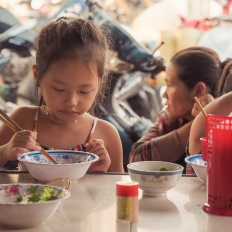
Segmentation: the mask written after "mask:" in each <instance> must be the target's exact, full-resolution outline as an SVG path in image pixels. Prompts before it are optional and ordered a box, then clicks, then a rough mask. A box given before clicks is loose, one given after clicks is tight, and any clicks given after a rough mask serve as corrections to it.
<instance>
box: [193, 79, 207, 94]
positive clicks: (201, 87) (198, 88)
mask: <svg viewBox="0 0 232 232" xmlns="http://www.w3.org/2000/svg"><path fill="white" fill-rule="evenodd" d="M206 93H207V87H206V85H205V83H204V82H198V83H197V84H196V85H195V96H196V97H200V96H202V95H204V94H206Z"/></svg>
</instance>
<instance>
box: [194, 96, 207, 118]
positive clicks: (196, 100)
mask: <svg viewBox="0 0 232 232" xmlns="http://www.w3.org/2000/svg"><path fill="white" fill-rule="evenodd" d="M194 100H195V102H196V103H197V105H198V106H199V107H200V109H201V112H202V113H203V114H204V115H205V116H206V117H207V113H206V112H205V110H204V108H203V106H202V105H201V103H200V101H199V100H198V98H197V97H194Z"/></svg>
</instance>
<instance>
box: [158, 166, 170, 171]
mask: <svg viewBox="0 0 232 232" xmlns="http://www.w3.org/2000/svg"><path fill="white" fill-rule="evenodd" d="M160 171H168V168H167V167H166V166H163V167H161V168H160Z"/></svg>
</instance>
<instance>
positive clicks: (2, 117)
mask: <svg viewBox="0 0 232 232" xmlns="http://www.w3.org/2000/svg"><path fill="white" fill-rule="evenodd" d="M0 121H2V122H3V123H4V124H5V125H6V126H8V127H9V128H10V129H11V130H12V131H14V132H17V131H24V130H23V128H22V127H20V126H19V125H18V124H17V123H16V122H15V121H14V120H13V119H11V118H10V117H9V116H8V115H7V114H6V113H5V112H4V111H3V110H2V109H0ZM37 145H38V146H39V147H40V148H41V153H42V154H43V155H44V156H45V157H47V158H48V159H49V160H50V161H51V162H52V163H54V164H58V162H57V161H56V160H55V159H53V158H52V157H51V156H50V155H49V154H48V153H47V152H46V151H45V150H44V149H43V148H42V147H41V146H40V145H39V144H38V143H37Z"/></svg>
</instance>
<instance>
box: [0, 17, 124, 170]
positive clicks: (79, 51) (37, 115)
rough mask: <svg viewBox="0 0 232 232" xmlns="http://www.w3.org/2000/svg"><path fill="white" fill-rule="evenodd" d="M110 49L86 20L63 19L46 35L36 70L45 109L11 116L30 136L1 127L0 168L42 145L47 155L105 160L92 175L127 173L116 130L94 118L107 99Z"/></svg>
mask: <svg viewBox="0 0 232 232" xmlns="http://www.w3.org/2000/svg"><path fill="white" fill-rule="evenodd" d="M107 49H108V42H107V37H106V36H105V35H104V33H103V31H101V30H100V28H97V27H96V26H94V25H93V24H92V23H91V22H89V21H85V20H83V19H71V18H66V17H62V18H59V19H57V20H56V21H53V22H51V23H50V24H48V25H47V26H45V27H44V28H43V29H42V30H41V32H40V34H39V36H38V39H37V41H36V64H35V65H34V66H33V67H32V71H33V74H34V78H35V82H36V87H37V90H38V93H40V95H41V99H40V101H39V102H40V103H39V106H24V107H20V108H18V109H17V110H16V111H15V112H14V113H13V114H12V115H11V118H12V119H14V120H15V121H16V122H17V123H18V124H19V125H20V126H21V127H22V128H24V129H25V130H24V131H21V132H17V133H15V134H14V133H13V132H12V131H11V130H10V129H9V128H8V127H6V126H5V125H2V126H1V128H0V164H4V163H5V162H6V161H7V160H16V159H17V157H18V156H20V154H21V153H23V152H28V151H30V150H35V151H39V150H40V147H38V146H37V145H36V143H37V142H38V143H39V144H40V145H41V146H42V147H44V148H45V149H75V150H85V151H87V152H92V153H95V154H96V155H98V156H99V157H100V159H99V161H97V162H96V163H93V164H92V165H91V167H90V169H89V171H103V172H105V171H110V172H123V171H124V170H123V161H122V160H123V158H122V145H121V140H120V137H119V134H118V132H117V130H116V128H115V127H114V126H113V125H111V124H110V123H108V122H106V121H103V120H100V119H98V118H96V117H94V116H92V115H91V114H90V113H88V112H92V110H93V108H94V106H95V104H96V101H97V100H98V98H99V97H102V96H103V93H104V87H105V86H106V73H105V62H106V54H107Z"/></svg>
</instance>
